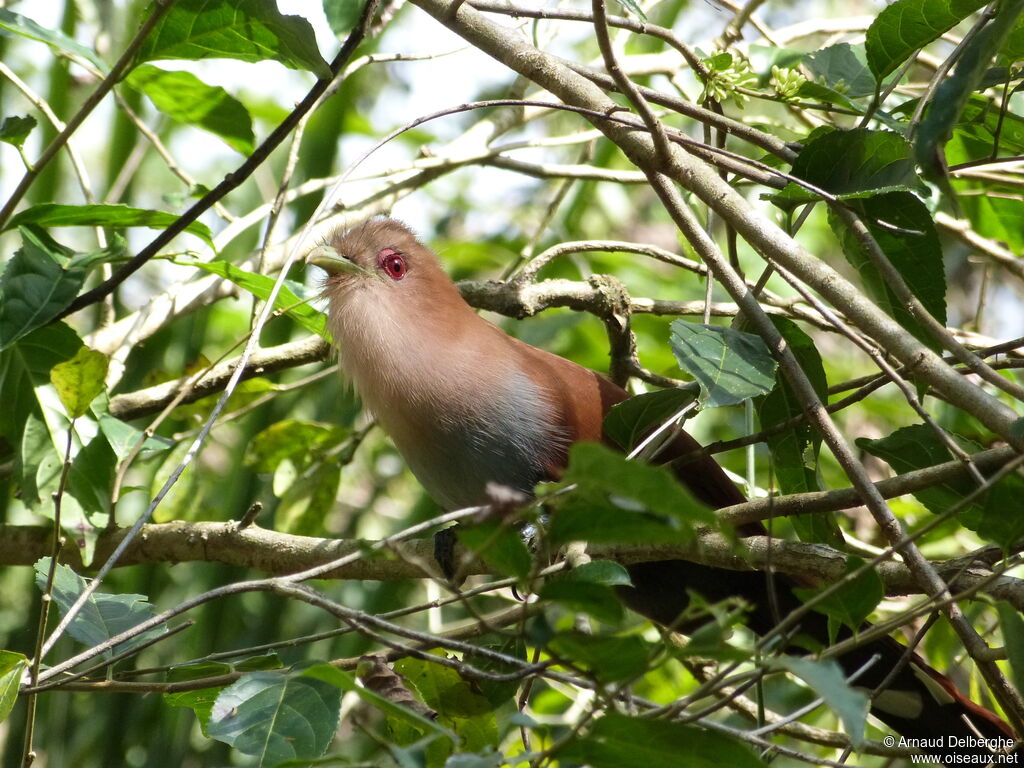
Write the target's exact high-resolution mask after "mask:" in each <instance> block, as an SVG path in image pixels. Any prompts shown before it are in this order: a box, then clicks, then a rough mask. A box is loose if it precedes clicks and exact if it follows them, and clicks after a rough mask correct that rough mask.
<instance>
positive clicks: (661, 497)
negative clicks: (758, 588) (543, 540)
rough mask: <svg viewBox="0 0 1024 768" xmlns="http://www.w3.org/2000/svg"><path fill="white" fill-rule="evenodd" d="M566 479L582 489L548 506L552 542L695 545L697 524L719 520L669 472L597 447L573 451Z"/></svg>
mask: <svg viewBox="0 0 1024 768" xmlns="http://www.w3.org/2000/svg"><path fill="white" fill-rule="evenodd" d="M563 479H564V481H565V482H566V483H575V484H576V486H577V487H576V489H575V490H574V491H573V492H572V493H570V494H568V495H567V496H563V497H558V498H552V499H551V500H550V502H549V503H551V504H552V506H554V507H555V509H554V512H553V514H552V516H551V524H550V527H549V530H548V537H549V539H550V540H551V542H552V543H553V544H562V543H565V542H568V541H593V542H611V543H619V544H629V543H643V542H680V541H691V540H692V539H693V535H694V533H693V527H694V525H696V524H706V525H710V524H712V523H713V522H714V515H713V514H712V512H711V511H710V510H709V509H708V508H707V507H706V506H704V505H703V504H701V503H700V502H699V501H697V500H696V499H695V498H693V496H691V495H690V493H689V492H688V491H687V490H686V489H685V488H683V486H681V485H680V484H679V483H678V482H677V481H676V479H675V477H674V476H673V475H672V473H671V472H670V471H669V470H668V469H666V468H665V467H655V466H650V465H648V464H639V463H637V462H633V461H627V460H626V458H625V457H624V456H622V455H621V454H619V453H616V452H615V451H612V450H611V449H609V448H606V447H604V446H603V445H599V444H597V443H577V444H575V445H573V446H572V447H571V448H570V449H569V468H568V469H567V470H566V472H565V475H564V477H563Z"/></svg>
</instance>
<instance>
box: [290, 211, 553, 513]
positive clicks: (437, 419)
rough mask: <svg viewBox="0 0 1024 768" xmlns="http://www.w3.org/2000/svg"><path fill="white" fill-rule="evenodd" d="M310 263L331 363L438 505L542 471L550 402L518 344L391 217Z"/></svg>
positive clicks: (526, 482) (480, 495) (549, 436)
mask: <svg viewBox="0 0 1024 768" xmlns="http://www.w3.org/2000/svg"><path fill="white" fill-rule="evenodd" d="M310 261H311V263H313V264H316V265H317V266H321V267H323V268H325V269H326V270H327V271H328V278H327V280H326V282H325V284H324V296H325V297H326V298H327V299H328V301H329V302H330V303H329V308H328V325H329V327H330V329H331V332H332V334H333V335H334V341H335V344H336V345H337V347H338V355H339V360H340V363H341V367H342V369H343V370H344V372H345V374H346V375H347V377H348V378H349V379H350V380H351V381H352V383H353V384H354V385H355V387H356V390H357V391H358V392H359V394H360V396H361V397H362V399H363V401H364V403H365V405H366V406H367V407H368V408H369V409H370V411H371V412H372V413H373V414H374V417H375V418H376V419H377V421H378V422H379V423H380V424H381V426H383V427H384V429H385V430H386V431H387V433H388V434H389V435H390V436H391V438H392V440H393V441H394V443H395V446H396V447H397V448H398V450H399V451H400V452H401V453H402V455H403V456H404V457H405V459H406V462H407V463H408V464H409V467H410V469H412V471H413V473H414V474H415V475H416V476H417V478H418V479H419V480H420V482H421V483H422V484H423V486H424V487H425V488H426V489H427V491H428V492H429V493H430V494H431V496H433V497H434V499H435V500H436V501H437V502H438V503H440V504H442V505H443V506H445V507H447V508H456V507H460V506H468V505H473V504H479V503H483V502H484V501H485V500H486V498H485V488H486V486H487V484H488V483H489V482H497V483H499V484H502V485H508V486H510V487H513V488H516V489H517V490H521V491H524V492H529V491H530V490H532V488H533V485H534V483H536V482H537V481H538V480H540V479H542V476H543V473H544V466H545V462H546V457H547V455H548V454H549V453H550V451H551V446H558V445H561V443H562V441H561V440H560V439H559V435H558V434H557V430H556V429H554V428H553V427H552V426H551V418H550V403H549V401H548V397H547V394H546V393H545V392H543V391H542V390H541V389H540V388H539V387H538V386H537V385H536V384H535V383H534V382H533V381H532V380H531V379H530V377H529V376H528V375H527V374H526V373H525V372H524V371H523V370H522V369H521V366H520V363H521V360H520V358H519V347H518V346H517V344H518V342H514V341H513V340H511V339H510V338H509V337H508V336H506V335H505V334H504V333H503V332H502V331H501V330H500V329H498V328H497V327H495V326H493V325H492V324H491V323H489V322H487V321H486V320H484V319H483V318H481V317H479V316H478V315H477V314H476V313H475V312H474V311H473V309H472V308H471V307H470V306H469V305H468V304H466V302H465V301H464V300H463V299H462V296H461V295H460V294H459V292H458V289H457V288H456V287H455V285H454V284H453V283H452V281H451V280H450V279H449V278H448V276H447V274H445V272H444V270H443V269H442V268H441V265H440V263H439V262H438V259H437V257H436V256H435V255H434V254H433V253H432V252H431V251H430V250H429V249H428V248H426V247H425V246H424V245H422V244H421V243H419V242H418V241H417V240H416V238H415V237H414V236H413V235H412V233H411V232H410V231H409V230H408V229H407V228H406V227H404V226H403V225H401V224H399V223H398V222H395V221H391V220H377V221H370V222H367V223H366V224H363V225H360V226H358V227H355V228H354V229H352V230H349V231H348V232H345V233H342V234H339V235H336V236H335V237H333V238H331V240H330V243H329V245H328V248H327V250H326V251H325V252H323V253H322V254H321V255H319V256H313V257H311V258H310Z"/></svg>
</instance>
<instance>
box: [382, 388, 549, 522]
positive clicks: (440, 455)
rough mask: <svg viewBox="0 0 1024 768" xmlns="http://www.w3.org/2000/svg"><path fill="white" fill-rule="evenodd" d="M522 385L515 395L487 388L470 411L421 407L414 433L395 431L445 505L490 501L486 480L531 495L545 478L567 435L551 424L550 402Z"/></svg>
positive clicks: (410, 462)
mask: <svg viewBox="0 0 1024 768" xmlns="http://www.w3.org/2000/svg"><path fill="white" fill-rule="evenodd" d="M518 384H519V386H516V387H514V388H513V390H514V394H513V395H511V396H508V395H506V397H504V398H501V397H494V395H493V393H489V394H490V397H488V398H485V399H484V400H483V401H477V404H478V407H477V408H475V409H474V412H473V413H471V414H467V413H460V412H458V411H457V410H455V409H443V408H442V409H438V410H437V411H436V412H435V413H434V414H432V415H431V416H429V417H427V418H423V414H422V412H421V414H420V418H419V419H417V421H418V422H419V424H418V425H417V428H415V431H414V432H413V433H411V434H410V433H409V432H410V431H411V430H391V435H392V438H393V439H394V441H395V445H396V447H397V448H398V450H399V451H400V452H401V454H402V455H403V456H404V457H405V460H406V462H407V463H408V465H409V469H410V470H412V473H413V474H414V475H416V478H417V479H418V480H419V481H420V483H422V484H423V487H424V488H425V489H426V490H427V493H429V494H430V496H431V497H432V498H433V499H434V501H436V502H437V503H438V504H440V505H441V506H442V507H444V508H445V509H459V508H462V507H472V506H476V505H479V504H483V503H486V502H487V494H486V488H487V484H488V483H497V484H499V485H504V486H507V487H509V488H513V489H515V490H517V491H520V492H522V493H526V494H530V493H532V492H533V487H534V486H535V485H536V484H537V483H538V482H539V481H541V480H543V479H544V477H545V473H546V467H547V466H548V465H549V462H550V459H551V457H552V456H553V454H554V453H556V452H557V451H558V450H559V448H560V443H561V442H562V441H563V440H564V436H562V435H559V434H558V433H557V431H556V430H555V429H554V428H553V427H551V426H550V417H549V406H548V404H547V403H546V402H545V401H544V399H543V398H542V397H541V396H540V393H539V392H538V391H537V389H536V388H535V387H534V386H533V385H532V383H531V382H526V383H525V385H524V383H523V382H519V383H518ZM384 421H387V418H386V417H385V418H384ZM408 426H412V425H408Z"/></svg>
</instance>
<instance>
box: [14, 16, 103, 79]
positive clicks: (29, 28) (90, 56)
mask: <svg viewBox="0 0 1024 768" xmlns="http://www.w3.org/2000/svg"><path fill="white" fill-rule="evenodd" d="M0 34H2V35H4V36H5V37H11V36H13V35H20V36H21V37H24V38H27V39H29V40H36V41H38V42H40V43H46V44H47V45H48V46H50V47H51V48H52V49H53V50H54V51H56V52H58V53H68V54H71V55H72V56H78V57H79V58H82V59H84V60H85V61H88V62H90V63H91V64H92V65H93V66H95V67H96V68H97V69H98V70H99V71H100V72H103V73H106V72H107V71H108V70H109V67H108V66H107V65H106V62H104V61H103V59H101V58H100V57H99V56H97V55H96V54H95V53H94V52H93V51H92V50H90V49H89V48H86V47H85V46H84V45H82V44H80V43H76V42H75V41H74V40H72V39H71V38H70V37H68V36H67V35H65V34H64V33H63V32H59V31H57V30H55V29H47V28H46V27H43V26H40V25H39V24H36V23H35V22H34V21H32V19H30V18H28V17H27V16H22V15H21V14H20V13H14V11H10V10H8V9H6V8H0Z"/></svg>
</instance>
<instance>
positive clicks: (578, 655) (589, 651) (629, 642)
mask: <svg viewBox="0 0 1024 768" xmlns="http://www.w3.org/2000/svg"><path fill="white" fill-rule="evenodd" d="M548 646H549V648H550V649H551V652H552V653H554V654H556V655H557V656H559V657H560V658H563V659H566V660H568V661H571V662H573V663H574V664H577V665H579V666H581V667H583V668H584V669H587V670H589V671H590V672H591V673H592V674H593V675H594V676H595V677H596V678H597V679H598V680H601V681H602V682H605V683H614V682H619V681H622V680H632V679H634V678H637V677H640V676H641V675H643V674H644V673H645V672H646V671H647V668H648V666H649V664H650V650H651V648H650V645H649V643H648V642H647V641H646V640H644V639H643V638H642V637H640V636H639V635H626V636H625V637H615V636H602V635H590V634H586V633H584V632H575V631H571V632H560V633H559V634H557V635H555V637H554V639H552V641H551V642H550V643H549V644H548Z"/></svg>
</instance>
